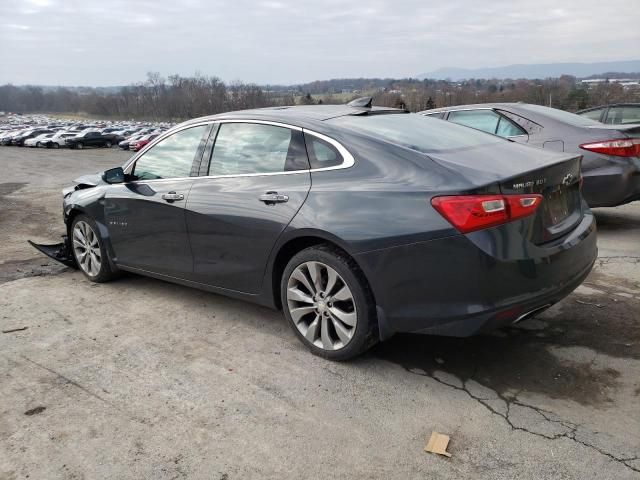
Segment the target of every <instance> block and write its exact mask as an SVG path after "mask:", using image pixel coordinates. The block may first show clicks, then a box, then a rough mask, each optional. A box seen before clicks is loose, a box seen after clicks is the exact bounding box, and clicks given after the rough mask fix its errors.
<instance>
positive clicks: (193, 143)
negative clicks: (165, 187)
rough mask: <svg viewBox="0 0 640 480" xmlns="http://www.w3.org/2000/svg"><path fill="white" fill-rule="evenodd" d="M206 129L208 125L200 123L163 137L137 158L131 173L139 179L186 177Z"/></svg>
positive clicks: (189, 172)
mask: <svg viewBox="0 0 640 480" xmlns="http://www.w3.org/2000/svg"><path fill="white" fill-rule="evenodd" d="M207 129H208V125H200V126H198V127H192V128H187V129H186V130H180V131H179V132H176V133H174V134H173V135H171V136H169V137H167V138H165V139H164V140H162V141H161V142H159V143H157V144H156V145H154V146H153V147H152V148H151V149H150V150H148V151H147V152H145V153H144V154H143V155H142V156H141V157H140V158H138V160H137V161H136V164H135V167H134V170H133V174H134V175H136V176H137V177H138V179H139V180H151V179H157V178H181V177H188V176H189V175H190V174H191V165H192V164H193V160H194V157H195V155H196V152H197V151H198V147H199V146H200V141H201V140H202V136H203V135H204V133H205V132H206V131H207Z"/></svg>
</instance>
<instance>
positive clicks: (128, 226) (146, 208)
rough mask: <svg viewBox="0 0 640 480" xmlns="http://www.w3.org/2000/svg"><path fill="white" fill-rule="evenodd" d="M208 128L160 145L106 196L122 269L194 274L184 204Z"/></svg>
mask: <svg viewBox="0 0 640 480" xmlns="http://www.w3.org/2000/svg"><path fill="white" fill-rule="evenodd" d="M208 131H209V126H208V125H200V126H195V127H190V128H186V129H183V130H179V131H177V132H176V133H173V134H172V135H170V136H168V137H166V138H164V139H162V140H161V141H160V142H158V143H156V144H155V145H154V146H153V147H151V148H150V149H149V150H147V151H146V152H144V153H143V154H142V155H141V156H140V157H138V158H137V159H136V161H135V162H134V164H133V165H132V166H131V167H130V168H129V169H128V172H127V173H128V174H130V177H131V180H130V181H128V182H125V183H123V184H119V185H112V186H111V188H109V189H108V192H107V194H106V195H105V201H104V212H105V223H106V226H107V229H108V231H109V238H110V241H111V246H112V248H113V253H114V261H115V262H116V263H117V264H119V265H123V266H129V267H135V268H139V269H142V270H146V271H150V272H156V273H161V274H165V275H170V276H175V277H179V278H185V277H188V276H189V275H190V274H191V272H192V270H193V258H192V255H191V250H190V247H189V237H188V235H187V228H186V220H185V204H186V202H187V197H188V195H189V191H190V189H191V186H192V184H193V181H194V177H191V172H192V169H193V166H194V163H199V160H200V158H199V157H200V156H201V155H202V147H203V142H204V138H205V136H206V134H207V133H208Z"/></svg>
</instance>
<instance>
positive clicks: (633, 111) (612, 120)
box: [606, 107, 640, 125]
mask: <svg viewBox="0 0 640 480" xmlns="http://www.w3.org/2000/svg"><path fill="white" fill-rule="evenodd" d="M606 123H609V124H613V125H624V124H625V123H640V107H610V108H609V112H608V113H607V122H606Z"/></svg>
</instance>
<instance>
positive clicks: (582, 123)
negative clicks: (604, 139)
mask: <svg viewBox="0 0 640 480" xmlns="http://www.w3.org/2000/svg"><path fill="white" fill-rule="evenodd" d="M518 108H521V109H522V110H529V111H530V112H535V113H539V114H540V115H545V116H547V117H549V118H552V119H554V120H557V121H559V122H564V123H568V124H569V125H573V126H574V127H589V126H594V125H600V126H602V124H601V123H600V122H596V121H595V120H591V119H590V118H587V117H583V116H580V115H576V114H575V113H569V112H565V111H564V110H558V109H557V108H550V107H543V106H540V105H518Z"/></svg>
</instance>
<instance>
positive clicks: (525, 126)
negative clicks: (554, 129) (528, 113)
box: [498, 110, 542, 135]
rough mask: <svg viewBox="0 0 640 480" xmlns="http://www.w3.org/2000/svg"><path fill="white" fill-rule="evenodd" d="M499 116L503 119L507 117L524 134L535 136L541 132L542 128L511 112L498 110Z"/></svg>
mask: <svg viewBox="0 0 640 480" xmlns="http://www.w3.org/2000/svg"><path fill="white" fill-rule="evenodd" d="M498 112H500V115H502V116H503V117H507V118H508V119H509V120H511V121H512V122H513V123H515V124H516V125H518V126H519V127H520V128H522V130H523V133H522V135H524V134H527V133H528V134H529V135H535V134H537V133H540V132H542V126H540V125H538V124H537V123H536V122H532V121H531V120H529V119H528V118H524V117H521V116H520V115H516V114H515V113H513V112H507V111H506V110H498Z"/></svg>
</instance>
